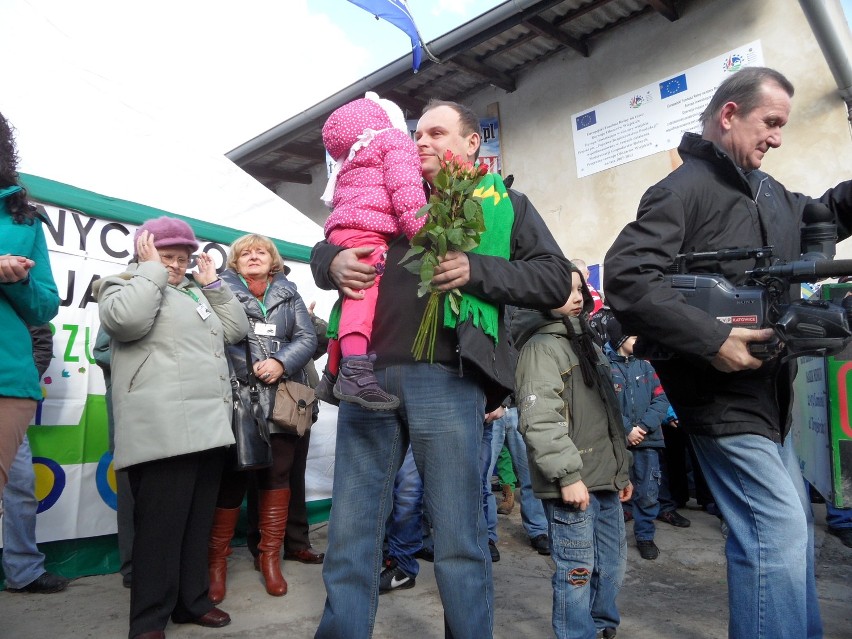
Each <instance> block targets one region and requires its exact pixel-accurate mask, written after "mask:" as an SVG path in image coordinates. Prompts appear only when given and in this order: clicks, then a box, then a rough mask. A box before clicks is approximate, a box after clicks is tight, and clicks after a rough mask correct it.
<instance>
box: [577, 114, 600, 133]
mask: <svg viewBox="0 0 852 639" xmlns="http://www.w3.org/2000/svg"><path fill="white" fill-rule="evenodd" d="M597 122H598V119H597V116H596V115H595V112H594V111H589V112H588V113H584V114H583V115H578V116H577V130H578V131H580V130H581V129H585V128H586V127H587V126H592V125H593V124H597Z"/></svg>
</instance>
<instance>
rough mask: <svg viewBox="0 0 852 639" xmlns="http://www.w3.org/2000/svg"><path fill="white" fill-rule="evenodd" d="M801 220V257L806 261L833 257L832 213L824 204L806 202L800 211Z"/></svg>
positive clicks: (835, 242)
mask: <svg viewBox="0 0 852 639" xmlns="http://www.w3.org/2000/svg"><path fill="white" fill-rule="evenodd" d="M802 222H803V225H802V231H801V242H802V246H801V254H802V259H803V260H807V261H815V260H831V259H834V254H835V250H836V247H837V224H835V221H834V213H832V212H831V210H830V209H829V208H828V207H827V206H826V205H825V204H822V203H820V202H808V203H807V204H806V205H805V209H804V211H802ZM826 277H833V276H826Z"/></svg>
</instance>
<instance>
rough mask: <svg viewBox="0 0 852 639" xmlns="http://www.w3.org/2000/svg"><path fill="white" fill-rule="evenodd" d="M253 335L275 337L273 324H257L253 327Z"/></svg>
mask: <svg viewBox="0 0 852 639" xmlns="http://www.w3.org/2000/svg"><path fill="white" fill-rule="evenodd" d="M254 334H255V335H267V336H269V337H275V324H264V323H263V322H258V323H257V324H255V325H254Z"/></svg>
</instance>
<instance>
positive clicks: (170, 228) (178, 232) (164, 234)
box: [133, 215, 198, 253]
mask: <svg viewBox="0 0 852 639" xmlns="http://www.w3.org/2000/svg"><path fill="white" fill-rule="evenodd" d="M142 231H148V232H149V233H150V234H151V235H153V236H154V246H155V247H156V248H158V249H159V248H165V247H167V246H188V247H189V248H190V251H189V252H190V253H195V251H197V250H198V240H196V239H195V233H193V232H192V228H191V227H190V226H189V224H187V223H186V222H184V221H183V220H178V219H175V218H173V217H168V216H165V215H164V216H163V217H158V218H155V219H153V220H148V221H147V222H145V223H144V224H143V225H142V226H140V227H139V228H138V229H136V235H134V236H133V245H134V247H135V246H136V240H138V239H139V236H140V235H142Z"/></svg>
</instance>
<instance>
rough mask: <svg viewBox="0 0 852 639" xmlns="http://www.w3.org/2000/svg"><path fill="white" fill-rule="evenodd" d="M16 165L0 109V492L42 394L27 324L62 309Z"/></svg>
mask: <svg viewBox="0 0 852 639" xmlns="http://www.w3.org/2000/svg"><path fill="white" fill-rule="evenodd" d="M17 166H18V155H17V153H16V150H15V140H14V137H13V135H12V127H11V126H9V123H8V122H7V121H6V119H5V118H4V117H3V115H2V114H0V326H2V327H3V330H2V333H0V361H2V362H3V366H2V367H0V496H2V495H3V487H4V486H5V485H6V479H7V478H8V477H9V467H10V466H11V465H12V462H13V461H14V459H15V455H16V454H17V453H18V447H19V446H20V445H21V442H22V441H23V438H24V434H25V433H26V432H27V425H28V424H29V423H30V420H31V419H32V417H33V414H34V413H35V409H36V402H37V401H38V400H39V399H41V386H39V381H38V380H39V375H38V373H37V372H36V366H35V363H34V361H33V350H32V344H31V342H30V334H29V329H28V328H27V325H38V324H44V323H45V322H47V321H48V320H50V319H51V318H53V316H54V315H56V312H57V311H58V310H59V294H58V293H57V291H56V283H55V282H54V281H53V275H52V273H51V271H50V262H49V261H48V257H47V244H46V243H45V239H44V231H43V230H42V228H41V223H42V221H41V219H40V218H39V217H38V215H37V214H36V209H35V207H34V206H32V205H31V204H30V203H29V202H27V192H26V191H25V190H24V189H23V188H21V186H20V185H19V184H18V171H17ZM0 512H2V508H0Z"/></svg>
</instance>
